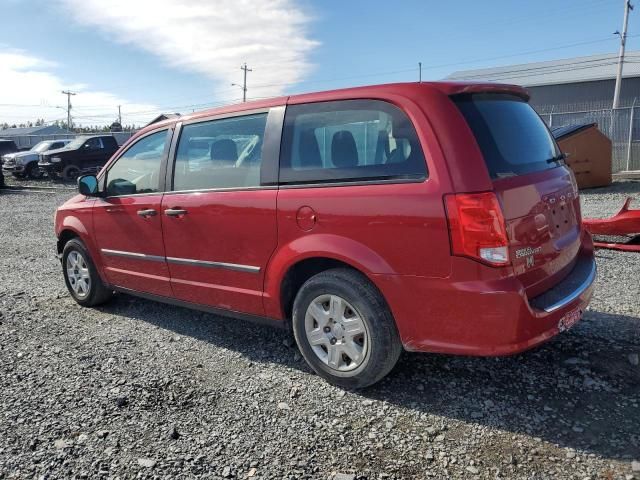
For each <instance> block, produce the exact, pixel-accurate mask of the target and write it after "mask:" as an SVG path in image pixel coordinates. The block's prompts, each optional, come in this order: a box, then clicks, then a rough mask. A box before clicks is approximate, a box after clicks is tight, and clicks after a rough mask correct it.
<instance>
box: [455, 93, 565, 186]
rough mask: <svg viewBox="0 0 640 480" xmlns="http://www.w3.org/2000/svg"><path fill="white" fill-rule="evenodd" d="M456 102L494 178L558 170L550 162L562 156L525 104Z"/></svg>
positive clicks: (486, 98) (472, 98)
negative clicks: (552, 169) (557, 156)
mask: <svg viewBox="0 0 640 480" xmlns="http://www.w3.org/2000/svg"><path fill="white" fill-rule="evenodd" d="M454 101H455V102H456V105H457V106H458V108H459V109H460V111H461V112H462V114H463V115H464V117H465V119H466V120H467V123H468V124H469V126H470V127H471V130H472V131H473V134H474V135H475V137H476V141H477V142H478V146H479V147H480V150H482V155H483V156H484V160H485V163H486V164H487V169H488V170H489V175H490V176H491V178H503V177H511V176H514V175H523V174H526V173H531V172H537V171H540V170H546V169H548V168H554V167H556V166H558V163H557V162H553V161H552V162H548V160H549V159H551V158H553V157H555V156H556V155H558V153H559V152H558V148H557V147H556V144H555V141H554V139H553V137H552V136H551V134H550V133H549V130H548V129H547V126H546V125H545V124H544V122H543V121H542V120H541V119H540V117H539V116H538V114H537V113H536V112H535V111H534V110H533V108H531V106H529V104H528V103H527V102H525V101H524V100H522V99H520V98H518V97H514V96H510V95H496V94H484V95H464V96H459V97H456V98H454Z"/></svg>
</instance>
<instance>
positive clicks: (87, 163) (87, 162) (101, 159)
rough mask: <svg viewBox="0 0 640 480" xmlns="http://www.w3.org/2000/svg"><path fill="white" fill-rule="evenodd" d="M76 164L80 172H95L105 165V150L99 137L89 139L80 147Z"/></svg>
mask: <svg viewBox="0 0 640 480" xmlns="http://www.w3.org/2000/svg"><path fill="white" fill-rule="evenodd" d="M79 154H80V155H79V158H81V159H82V161H81V162H80V163H79V164H78V166H79V167H80V170H81V171H87V172H96V171H97V170H98V169H99V168H98V167H101V166H102V165H104V163H105V148H104V145H103V143H102V139H101V138H99V137H93V138H89V139H88V140H87V141H86V142H85V144H84V145H83V146H82V147H81V151H80V152H79Z"/></svg>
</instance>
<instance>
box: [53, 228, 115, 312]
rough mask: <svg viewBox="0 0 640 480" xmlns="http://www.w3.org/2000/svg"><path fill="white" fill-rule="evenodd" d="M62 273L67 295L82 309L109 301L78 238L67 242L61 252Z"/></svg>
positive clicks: (109, 296)
mask: <svg viewBox="0 0 640 480" xmlns="http://www.w3.org/2000/svg"><path fill="white" fill-rule="evenodd" d="M62 273H63V275H64V281H65V283H66V285H67V289H68V290H69V293H70V294H71V296H72V297H73V299H74V300H75V301H76V302H78V303H79V304H80V305H82V306H83V307H95V306H96V305H100V304H103V303H105V302H107V301H109V300H110V299H111V297H112V296H113V290H110V289H109V288H107V287H106V286H105V285H104V283H103V282H102V279H101V278H100V275H98V270H97V269H96V267H95V265H94V263H93V260H92V259H91V256H90V255H89V251H88V250H87V248H86V247H85V245H84V243H82V241H81V240H80V239H79V238H73V239H71V240H69V241H68V242H67V243H66V244H65V246H64V250H63V251H62Z"/></svg>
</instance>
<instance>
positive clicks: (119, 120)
mask: <svg viewBox="0 0 640 480" xmlns="http://www.w3.org/2000/svg"><path fill="white" fill-rule="evenodd" d="M118 123H119V124H120V125H122V114H121V113H120V105H118Z"/></svg>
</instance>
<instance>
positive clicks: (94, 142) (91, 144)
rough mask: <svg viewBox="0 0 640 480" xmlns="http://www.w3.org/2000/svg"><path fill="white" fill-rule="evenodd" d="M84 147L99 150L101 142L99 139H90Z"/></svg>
mask: <svg viewBox="0 0 640 480" xmlns="http://www.w3.org/2000/svg"><path fill="white" fill-rule="evenodd" d="M84 146H85V148H87V149H89V150H100V149H101V148H102V141H101V140H100V139H99V138H90V139H89V140H87V143H85V144H84Z"/></svg>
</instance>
